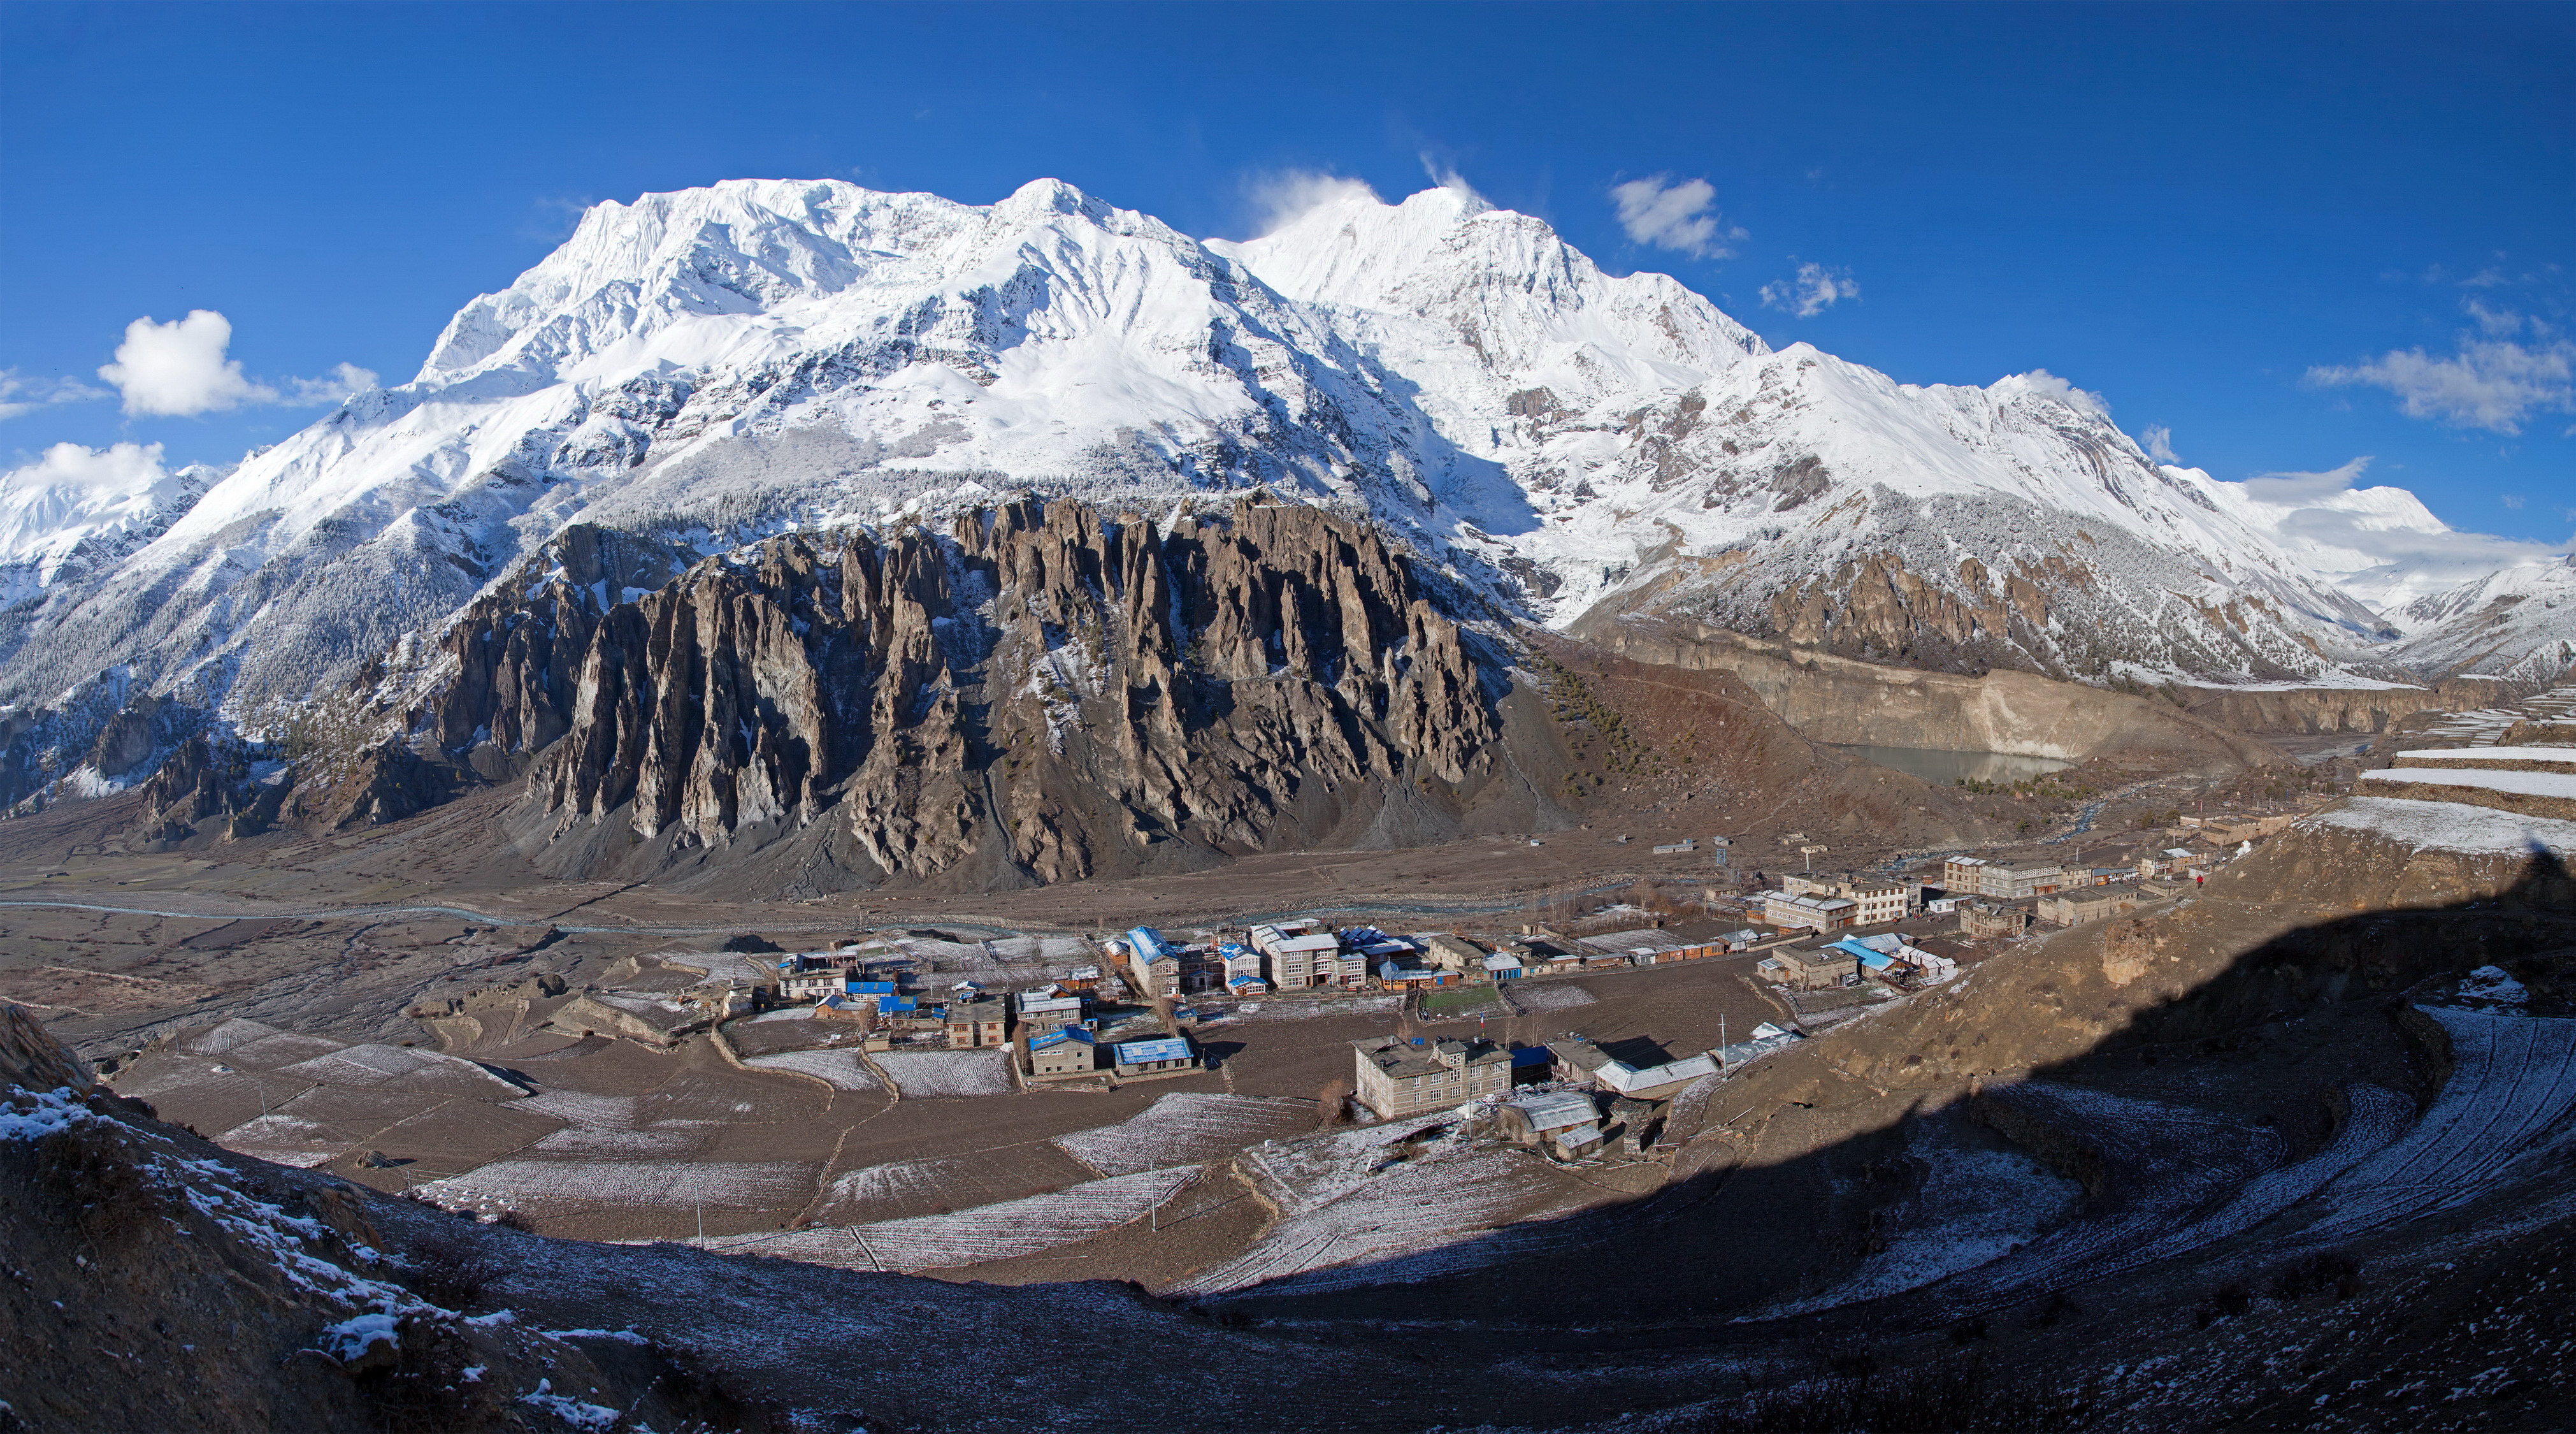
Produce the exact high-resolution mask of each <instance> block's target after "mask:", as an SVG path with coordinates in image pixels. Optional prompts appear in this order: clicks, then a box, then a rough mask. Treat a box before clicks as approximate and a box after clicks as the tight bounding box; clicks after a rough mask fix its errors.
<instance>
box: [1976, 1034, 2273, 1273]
mask: <svg viewBox="0 0 2576 1434" xmlns="http://www.w3.org/2000/svg"><path fill="white" fill-rule="evenodd" d="M2009 1099H2010V1100H2011V1101H2012V1102H2013V1103H2014V1104H2016V1105H2022V1106H2025V1107H2026V1108H2028V1109H2030V1110H2031V1111H2033V1112H2035V1113H2038V1114H2040V1115H2042V1116H2043V1117H2045V1118H2047V1119H2049V1120H2051V1121H2053V1122H2055V1123H2056V1124H2058V1125H2060V1126H2062V1127H2064V1128H2066V1129H2069V1130H2076V1131H2081V1132H2082V1133H2083V1136H2084V1138H2085V1140H2086V1141H2087V1142H2088V1143H2090V1144H2091V1145H2092V1147H2093V1148H2094V1149H2095V1150H2097V1151H2098V1152H2100V1154H2101V1156H2102V1158H2103V1160H2104V1162H2105V1163H2106V1165H2108V1166H2109V1167H2110V1169H2111V1171H2112V1172H2113V1173H2112V1175H2111V1178H2110V1181H2109V1186H2108V1189H2107V1190H2106V1192H2105V1194H2104V1196H2103V1198H2102V1201H2101V1203H2100V1205H2099V1206H2098V1207H2097V1208H2096V1209H2094V1210H2092V1211H2090V1212H2088V1213H2087V1214H2086V1215H2085V1216H2084V1217H2083V1218H2081V1219H2078V1220H2075V1221H2073V1222H2071V1223H2069V1224H2067V1225H2064V1226H2061V1227H2059V1228H2058V1229H2056V1230H2054V1231H2052V1232H2050V1233H2049V1234H2048V1235H2046V1236H2045V1237H2043V1238H2041V1239H2039V1240H2037V1241H2035V1242H2033V1243H2031V1244H2029V1245H2027V1246H2025V1247H2024V1248H2022V1249H2021V1250H2019V1251H2018V1252H2015V1253H2012V1254H2008V1255H2006V1256H2004V1257H2003V1258H2001V1259H1998V1260H1995V1261H1994V1262H1992V1263H1991V1264H1987V1265H1984V1266H1981V1267H1979V1268H1976V1269H1973V1270H1969V1271H1967V1272H1966V1273H1964V1274H1961V1275H1958V1276H1956V1277H1954V1278H1953V1279H1952V1280H1951V1281H1950V1282H1949V1283H1948V1284H1946V1285H1944V1286H1943V1287H1942V1288H1943V1294H1944V1297H1945V1298H1946V1299H1947V1300H1948V1301H1950V1302H1951V1303H1952V1304H1954V1305H1955V1306H1956V1307H1957V1308H1958V1309H1959V1310H1960V1311H1961V1312H1966V1311H1970V1310H1975V1309H1980V1308H1991V1307H1992V1306H1994V1305H1995V1304H1998V1303H2001V1302H2004V1301H2006V1300H2009V1299H2013V1298H2017V1297H2019V1295H2020V1294H2021V1293H2022V1292H2025V1291H2028V1290H2032V1289H2040V1288H2047V1287H2050V1286H2053V1285H2055V1284H2057V1283H2060V1282H2061V1281H2062V1280H2063V1279H2065V1278H2067V1277H2069V1276H2071V1275H2072V1274H2074V1273H2076V1272H2079V1271H2082V1272H2087V1275H2088V1277H2089V1272H2092V1271H2095V1270H2099V1269H2100V1268H2102V1267H2103V1265H2104V1263H2105V1262H2106V1261H2115V1260H2120V1259H2122V1258H2123V1257H2124V1256H2128V1255H2132V1254H2134V1253H2135V1252H2137V1251H2139V1250H2142V1249H2144V1248H2147V1247H2149V1246H2151V1245H2152V1244H2153V1243H2154V1242H2156V1241H2158V1240H2160V1239H2162V1238H2164V1237H2165V1236H2167V1235H2169V1234H2171V1233H2173V1232H2174V1231H2176V1230H2179V1229H2182V1228H2183V1227H2185V1226H2187V1225H2190V1224H2193V1223H2194V1222H2196V1221H2198V1220H2200V1219H2201V1218H2203V1217H2204V1216H2205V1215H2207V1214H2210V1213H2213V1212H2214V1211H2215V1210H2216V1208H2217V1207H2219V1206H2221V1205H2223V1204H2225V1203H2226V1202H2227V1201H2228V1200H2230V1199H2232V1198H2234V1196H2235V1194H2236V1193H2237V1192H2238V1191H2240V1190H2242V1189H2243V1188H2244V1187H2246V1186H2247V1185H2249V1184H2251V1183H2252V1182H2253V1181H2254V1180H2255V1179H2256V1178H2257V1177H2258V1176H2260V1175H2262V1174H2263V1173H2265V1172H2266V1171H2269V1170H2271V1169H2272V1168H2273V1167H2274V1166H2276V1165H2277V1164H2279V1162H2280V1157H2281V1137H2280V1135H2279V1134H2278V1132H2276V1131H2273V1130H2271V1129H2269V1128H2267V1127H2262V1126H2255V1125H2249V1124H2247V1123H2245V1122H2243V1121H2240V1120H2236V1119H2234V1118H2232V1117H2228V1116H2221V1115H2216V1114H2213V1113H2211V1112H2208V1111H2204V1110H2198V1109H2194V1108H2192V1107H2189V1106H2181V1105H2173V1104H2168V1103H2166V1102H2162V1101H2148V1100H2135V1099H2131V1098H2129V1097H2126V1096H2116V1095H2111V1094H2108V1093H2106V1092H2103V1091H2097V1090H2087V1089H2084V1088H2082V1087H2079V1086H2067V1085H2056V1084H2052V1083H2050V1082H2046V1081H2029V1082H2025V1083H2024V1084H2021V1085H2018V1086H2015V1087H2012V1089H2011V1094H2010V1096H2009ZM2212 1238H2215V1236H2213V1237H2212Z"/></svg>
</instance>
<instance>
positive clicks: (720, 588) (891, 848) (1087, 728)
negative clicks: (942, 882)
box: [299, 500, 1500, 884]
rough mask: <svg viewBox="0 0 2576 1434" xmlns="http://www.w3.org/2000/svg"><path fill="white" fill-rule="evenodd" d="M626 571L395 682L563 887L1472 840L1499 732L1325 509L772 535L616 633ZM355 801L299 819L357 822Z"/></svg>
mask: <svg viewBox="0 0 2576 1434" xmlns="http://www.w3.org/2000/svg"><path fill="white" fill-rule="evenodd" d="M603 546H604V545H603V543H602V541H601V539H600V536H599V535H597V534H595V533H590V532H587V531H578V532H575V533H572V534H568V535H566V537H565V538H564V539H563V540H561V541H560V542H558V543H557V544H555V545H554V546H553V547H552V548H550V549H549V550H548V553H547V556H549V557H551V558H553V559H555V561H554V563H553V564H552V565H551V566H549V567H547V568H546V569H544V570H543V571H541V572H536V573H533V574H531V575H530V576H529V578H528V579H527V580H526V583H525V585H524V586H523V587H522V588H521V589H520V590H519V591H518V592H517V593H515V594H514V595H513V596H512V597H511V598H510V599H509V600H506V601H504V600H498V599H497V598H495V599H487V600H486V601H483V602H479V603H477V604H476V605H475V607H474V609H473V610H472V611H471V612H470V613H469V614H468V617H467V619H466V620H465V621H464V622H461V623H459V624H458V625H457V626H456V627H455V628H453V629H452V630H451V631H450V632H449V633H448V634H447V635H446V637H445V639H444V640H443V643H442V645H441V650H440V651H438V652H436V653H435V654H430V655H426V656H424V658H423V659H422V661H423V668H422V670H421V671H419V672H417V673H403V672H397V671H391V670H388V671H385V672H381V673H377V674H374V675H375V677H376V679H377V681H378V682H379V684H380V685H381V686H382V687H383V690H385V691H387V692H390V693H397V694H399V693H406V692H425V693H427V694H428V695H427V697H426V698H425V699H424V700H422V701H421V702H420V704H419V705H418V706H417V707H415V708H414V709H413V711H412V712H411V713H410V714H409V716H410V717H411V719H412V720H413V721H414V722H415V724H416V733H415V735H414V736H413V738H412V745H416V746H418V747H419V748H421V749H422V750H424V751H426V752H428V753H430V754H431V755H432V756H433V757H434V759H435V760H438V761H444V762H448V763H451V764H454V765H456V766H459V767H471V768H473V769H474V770H475V771H476V772H477V773H479V774H482V775H485V776H488V777H500V776H504V775H507V774H509V773H511V772H514V771H517V770H521V769H526V770H528V772H529V782H528V787H527V793H526V796H525V797H524V798H523V799H522V800H521V803H520V806H519V808H518V810H517V812H516V814H515V816H514V824H515V826H516V828H517V830H518V832H519V837H520V840H521V842H522V845H523V847H524V848H525V849H526V850H528V851H529V852H530V853H531V854H532V855H535V856H537V858H538V859H539V861H540V863H541V864H543V865H546V866H548V867H549V868H551V869H554V870H557V871H562V872H580V873H595V872H609V871H621V872H647V871H660V870H666V869H669V868H671V867H672V866H674V865H686V864H688V863H689V862H691V861H693V860H698V861H703V860H704V859H705V858H706V857H708V856H709V855H716V856H724V857H728V858H731V857H736V856H738V855H739V854H740V852H741V851H742V850H745V849H756V848H758V847H761V846H763V845H766V844H771V843H777V842H781V841H785V842H787V843H788V844H789V846H790V847H791V848H793V849H794V850H796V851H798V852H800V853H802V855H799V856H798V857H797V858H796V859H797V860H799V861H809V860H810V861H815V862H819V863H822V864H825V865H830V866H834V867H837V868H840V869H844V870H847V871H850V872H852V873H855V874H856V875H857V876H858V877H859V878H860V879H864V880H881V879H887V878H916V879H917V878H930V877H937V876H941V875H943V874H949V875H953V876H954V877H955V878H956V879H961V880H969V881H973V882H977V883H979V884H980V883H989V882H993V881H1008V880H1011V879H1013V878H1014V877H1016V878H1017V879H1021V880H1038V881H1059V880H1066V879H1071V878H1077V877H1082V876H1086V875H1091V874H1093V873H1095V872H1098V871H1102V870H1112V871H1132V870H1139V869H1148V868H1160V867H1168V866H1172V865H1175V864H1178V865H1197V864H1204V863H1206V862H1210V861H1214V860H1218V859H1221V858H1222V857H1223V856H1224V855H1229V854H1241V853H1244V852H1248V851H1253V850H1257V849H1260V848H1262V847H1265V846H1268V845H1270V844H1272V843H1273V842H1274V840H1276V839H1278V838H1280V837H1282V836H1293V837H1297V838H1299V839H1316V838H1323V837H1326V836H1328V835H1330V834H1332V833H1334V832H1336V831H1338V830H1340V829H1342V828H1343V827H1345V826H1347V825H1349V824H1350V823H1352V822H1354V821H1357V822H1359V823H1361V824H1363V825H1365V824H1366V823H1368V822H1369V821H1372V820H1375V819H1377V818H1378V817H1379V816H1381V815H1382V814H1383V813H1384V812H1385V811H1386V810H1387V809H1389V808H1407V809H1410V810H1411V816H1410V818H1409V821H1410V822H1413V823H1420V824H1427V825H1428V827H1430V828H1431V829H1435V830H1436V829H1444V828H1445V829H1454V828H1455V825H1456V821H1457V807H1458V803H1459V801H1460V799H1461V795H1462V793H1463V792H1466V791H1469V790H1471V789H1473V788H1475V787H1477V786H1479V785H1480V784H1481V782H1482V780H1483V778H1484V776H1485V774H1486V773H1487V771H1488V769H1489V768H1490V766H1491V763H1490V760H1489V758H1488V755H1487V752H1486V748H1487V746H1488V744H1489V743H1491V742H1492V741H1493V739H1494V738H1495V737H1497V736H1498V735H1499V733H1500V725H1499V719H1498V718H1497V716H1496V715H1495V713H1494V710H1493V693H1491V692H1489V691H1488V688H1487V682H1488V679H1487V677H1486V675H1485V670H1484V665H1483V664H1480V662H1479V661H1478V659H1477V658H1476V657H1475V656H1474V655H1472V654H1471V652H1470V650H1469V643H1468V640H1467V639H1466V638H1465V637H1464V636H1463V635H1462V634H1461V632H1460V629H1459V627H1458V625H1457V624H1456V623H1455V622H1454V621H1452V620H1451V619H1449V618H1448V617H1447V616H1445V615H1444V614H1443V613H1442V612H1441V611H1440V610H1439V608H1438V607H1437V606H1436V605H1434V604H1433V603H1432V602H1431V601H1430V600H1429V598H1428V597H1427V596H1426V595H1425V594H1424V592H1423V591H1422V589H1421V587H1420V585H1419V583H1418V582H1417V580H1416V579H1415V577H1414V576H1413V574H1412V572H1411V570H1410V565H1409V562H1408V560H1407V559H1406V558H1405V557H1404V556H1402V555H1401V554H1400V553H1399V552H1398V551H1396V550H1395V549H1393V548H1391V547H1390V546H1388V544H1387V543H1386V542H1385V541H1384V540H1383V539H1381V538H1380V537H1379V536H1378V535H1377V534H1375V533H1374V532H1372V531H1371V530H1369V529H1368V528H1366V527H1364V526H1361V525H1358V524H1355V523H1353V522H1351V521H1349V520H1347V519H1342V518H1337V517H1335V516H1333V515H1332V514H1329V513H1327V512H1324V511H1321V510H1319V509H1315V508H1310V507H1306V506H1303V505H1283V504H1266V505H1265V504H1253V503H1243V504H1239V505H1236V506H1235V507H1233V508H1232V509H1231V510H1229V511H1226V512H1222V513H1216V514H1209V515H1205V516H1199V517H1184V518H1182V519H1180V520H1179V521H1177V522H1175V523H1173V524H1172V525H1171V527H1170V528H1169V529H1168V530H1166V529H1165V528H1163V527H1162V526H1161V525H1158V524H1156V523H1154V522H1151V521H1130V522H1124V523H1118V522H1110V521H1106V520H1104V519H1103V517H1102V516H1101V515H1100V514H1099V513H1098V512H1096V511H1095V510H1093V509H1091V508H1089V507H1088V506H1086V505H1083V504H1080V503H1075V502H1069V501H1057V502H1054V503H1044V504H1042V503H1039V502H1037V501H1035V500H1026V501H1022V502H1019V503H1014V504H1009V505H1006V506H1003V507H1000V508H996V509H990V510H979V511H975V512H970V513H968V514H965V515H962V516H961V517H959V518H958V519H957V520H956V521H955V522H954V523H952V524H950V525H947V526H946V527H944V528H943V527H934V526H930V525H916V526H911V527H907V528H904V529H901V530H899V531H894V532H889V533H886V534H882V535H878V534H871V533H868V532H865V531H859V530H849V531H842V532H839V533H835V534H829V535H799V536H789V537H782V538H778V539H774V540H771V541H769V542H767V543H764V544H761V545H759V546H757V547H755V548H753V549H751V550H749V551H748V552H746V553H744V554H741V555H739V556H736V557H729V558H720V559H711V560H707V561H705V562H702V563H699V564H697V565H696V566H694V567H692V568H690V569H689V570H688V571H687V572H686V573H685V574H683V575H682V576H680V577H679V578H678V579H677V580H676V581H672V582H669V583H668V584H664V585H658V586H657V587H656V588H655V590H653V591H651V592H649V593H643V594H638V595H635V596H634V597H633V600H631V601H628V600H616V601H615V602H614V605H613V606H607V607H602V606H601V599H602V597H603V596H604V595H605V594H606V592H607V590H608V589H607V587H605V586H603V584H604V583H606V582H608V581H609V579H608V578H606V577H604V576H595V575H599V574H603V573H604V572H605V571H606V567H607V566H610V565H620V571H619V575H620V576H625V577H631V576H635V575H637V572H638V569H637V567H636V566H635V565H636V564H639V563H640V564H643V565H645V567H646V568H647V569H649V565H650V564H651V562H652V561H653V560H654V559H653V558H652V556H651V555H650V554H649V553H644V554H642V555H640V556H639V554H638V552H637V550H636V549H635V548H634V546H633V545H631V544H630V545H627V546H626V547H625V548H624V549H622V550H620V551H619V552H618V553H616V554H612V556H611V558H610V559H608V560H605V562H604V560H603V558H602V556H601V554H602V552H603ZM607 546H614V545H607ZM627 591H628V592H632V591H633V590H632V589H631V588H630V589H627ZM1492 680H1493V684H1494V685H1495V686H1496V687H1499V685H1500V678H1499V676H1497V677H1495V678H1494V679H1492ZM387 745H392V746H397V747H398V749H399V750H402V751H405V752H407V751H408V750H409V748H408V747H400V746H399V744H387ZM373 750H374V751H376V752H379V753H381V752H382V751H384V748H383V747H379V748H376V749H373ZM357 769H358V770H362V771H366V772H368V773H371V774H372V773H375V772H380V771H382V770H384V769H385V768H384V767H383V766H382V764H381V762H380V763H379V764H378V765H377V766H374V767H369V766H367V765H366V764H364V763H360V764H358V768H357ZM351 780H358V781H373V780H375V778H374V776H373V775H368V776H365V777H353V778H351ZM329 785H330V783H329V781H328V779H320V780H318V781H317V783H316V789H315V790H312V791H302V792H299V799H301V800H307V801H309V802H311V803H312V804H313V805H314V807H315V809H317V810H336V811H350V812H358V811H360V810H361V803H360V802H359V801H358V800H356V799H354V798H338V797H334V796H332V795H330V794H329V792H328V788H329ZM366 810H367V811H368V812H369V814H371V815H375V816H376V817H377V819H381V816H382V815H384V814H381V813H373V812H372V809H366ZM404 814H406V813H405V812H404V811H402V810H394V811H392V812H391V813H390V815H396V816H399V815H404Z"/></svg>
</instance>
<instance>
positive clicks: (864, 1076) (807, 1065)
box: [743, 1051, 1007, 1090]
mask: <svg viewBox="0 0 2576 1434" xmlns="http://www.w3.org/2000/svg"><path fill="white" fill-rule="evenodd" d="M743 1064H744V1065H747V1066H749V1067H751V1068H752V1069H753V1070H781V1071H795V1072H797V1073H798V1074H800V1075H809V1076H813V1077H815V1078H817V1079H819V1080H826V1081H830V1082H831V1083H832V1084H833V1085H834V1086H837V1087H839V1088H840V1089H842V1090H875V1089H877V1078H876V1077H875V1076H874V1075H871V1074H870V1073H869V1072H868V1068H867V1066H866V1065H864V1064H863V1063H861V1062H860V1060H859V1053H858V1052H856V1051H781V1052H779V1053H778V1054H776V1055H773V1056H753V1057H750V1058H749V1059H747V1060H745V1061H744V1062H743ZM1005 1079H1006V1081H1007V1076H1006V1077H1005Z"/></svg>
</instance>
